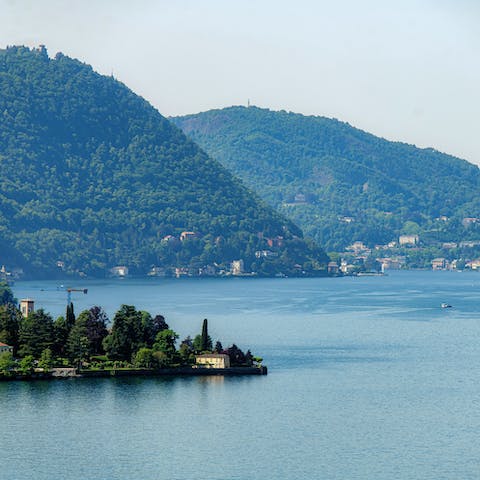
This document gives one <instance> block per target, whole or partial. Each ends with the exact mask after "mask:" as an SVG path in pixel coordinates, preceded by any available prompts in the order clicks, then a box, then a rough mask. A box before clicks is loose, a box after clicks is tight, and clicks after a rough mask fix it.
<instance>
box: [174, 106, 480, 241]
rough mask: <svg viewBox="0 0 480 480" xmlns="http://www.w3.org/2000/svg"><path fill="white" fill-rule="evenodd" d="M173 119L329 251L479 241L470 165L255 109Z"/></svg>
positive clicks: (323, 121)
mask: <svg viewBox="0 0 480 480" xmlns="http://www.w3.org/2000/svg"><path fill="white" fill-rule="evenodd" d="M173 120H174V122H175V123H176V124H177V125H178V126H180V127H181V128H182V129H183V130H184V132H185V133H187V134H188V135H189V136H190V138H192V139H193V140H194V141H195V142H197V143H198V144H199V145H200V146H201V147H202V148H204V149H205V150H206V151H207V153H209V154H210V155H211V156H212V157H213V158H215V159H218V160H219V161H220V162H222V163H223V165H225V166H226V167H227V168H228V169H229V170H230V171H232V172H233V173H235V174H237V175H238V176H240V178H242V179H243V180H244V181H245V183H246V184H247V186H249V187H250V188H252V189H254V190H255V191H256V192H257V193H258V194H259V195H260V196H261V197H263V198H264V199H265V200H267V201H268V202H269V203H270V204H271V205H272V206H274V207H276V208H278V209H279V210H281V211H282V212H283V213H285V214H286V215H287V216H288V217H289V218H291V219H292V220H294V221H295V222H297V224H298V225H300V226H301V227H302V228H303V229H304V232H305V234H308V235H311V236H312V237H313V238H314V239H315V240H316V241H318V242H319V243H320V244H322V245H324V246H326V247H327V248H328V249H330V250H334V249H336V250H340V249H343V248H345V247H346V246H347V245H349V244H351V243H352V242H354V241H357V240H360V241H364V242H365V243H367V244H369V245H370V246H373V245H374V244H379V243H386V242H390V241H392V240H395V239H396V238H397V237H398V235H399V234H401V233H420V234H421V236H422V238H423V239H433V240H438V241H451V240H459V239H466V238H473V237H475V238H480V224H479V223H478V221H477V220H475V219H476V218H477V219H478V217H480V195H479V193H480V192H479V185H480V172H479V169H478V167H476V166H474V165H472V164H470V163H468V162H466V161H464V160H460V159H458V158H455V157H452V156H450V155H446V154H443V153H440V152H438V151H435V150H433V149H419V148H416V147H415V146H412V145H407V144H404V143H398V142H390V141H387V140H384V139H382V138H378V137H375V136H374V135H371V134H369V133H366V132H364V131H361V130H358V129H356V128H353V127H352V126H350V125H349V124H347V123H343V122H340V121H337V120H333V119H329V118H324V117H314V116H303V115H299V114H294V113H288V112H285V111H280V112H274V111H270V110H265V109H260V108H256V107H250V108H245V107H231V108H225V109H223V110H211V111H208V112H204V113H199V114H196V115H188V116H185V117H178V118H175V119H173ZM465 217H473V218H474V220H472V221H471V222H465V221H463V219H464V218H465ZM462 221H463V223H464V225H465V226H464V225H462Z"/></svg>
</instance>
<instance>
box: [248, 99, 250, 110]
mask: <svg viewBox="0 0 480 480" xmlns="http://www.w3.org/2000/svg"><path fill="white" fill-rule="evenodd" d="M247 108H250V99H248V100H247Z"/></svg>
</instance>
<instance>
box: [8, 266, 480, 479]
mask: <svg viewBox="0 0 480 480" xmlns="http://www.w3.org/2000/svg"><path fill="white" fill-rule="evenodd" d="M78 285H79V286H81V287H84V288H89V293H88V295H87V296H82V297H76V298H75V305H76V311H77V312H78V311H80V310H81V309H82V308H86V307H88V306H91V305H93V304H101V305H103V306H104V307H105V309H106V310H107V312H108V313H109V315H110V316H113V313H114V312H115V310H116V309H117V308H118V306H119V305H120V304H121V303H132V304H134V305H136V306H137V307H139V308H143V309H146V310H149V311H151V312H152V313H163V314H165V315H166V317H167V321H168V322H169V323H170V325H171V326H172V327H173V328H174V329H175V330H177V331H178V332H179V333H180V334H181V336H182V337H183V336H186V335H187V334H190V335H192V334H196V333H197V332H198V331H199V330H200V328H201V321H202V319H203V318H204V317H207V318H208V319H209V321H210V322H209V325H210V328H211V334H212V336H213V337H214V338H215V339H216V338H217V337H219V338H220V339H222V341H223V343H224V345H225V344H227V343H231V342H232V341H235V342H237V344H238V345H239V346H240V347H242V348H248V347H251V348H252V350H253V351H254V353H258V354H261V355H263V356H264V358H265V363H266V364H268V366H269V372H270V373H269V375H268V376H267V377H261V378H250V377H244V378H223V377H213V378H211V377H208V378H178V379H152V378H147V379H111V380H110V379H96V380H83V381H72V380H68V381H58V382H35V383H3V384H0V399H1V403H0V424H1V425H2V435H1V437H0V438H1V444H0V466H1V472H2V474H1V475H0V477H1V478H5V479H36V480H44V479H45V480H46V479H49V480H50V479H72V480H77V479H78V480H80V479H82V480H84V479H144V478H145V479H241V480H247V479H259V480H260V479H262V480H263V479H304V478H305V479H307V478H308V479H312V478H325V479H339V480H340V479H342V480H343V479H362V480H363V479H369V480H371V479H379V480H380V479H381V480H389V479H432V480H433V479H435V480H437V479H476V478H478V472H479V471H480V469H479V465H478V459H479V458H480V447H479V446H478V438H477V437H478V431H479V427H480V409H479V407H480V405H479V403H480V386H479V385H480V382H479V373H478V372H479V371H480V370H479V367H480V347H479V345H480V314H479V308H478V306H479V301H480V289H479V287H480V276H478V275H476V274H474V273H462V274H458V273H444V272H398V273H393V274H392V275H390V276H388V277H383V278H382V277H363V278H345V279H305V280H303V279H299V280H294V279H277V280H260V279H258V280H257V279H255V280H252V279H250V280H247V279H232V280H202V281H199V280H186V281H171V280H157V281H155V280H150V279H149V280H138V281H137V280H126V281H123V282H114V281H111V282H106V281H103V282H90V283H88V284H85V283H84V282H82V283H81V284H80V283H79V284H78ZM55 287H56V284H55V283H54V282H46V283H43V284H41V283H39V282H20V283H18V285H17V286H16V288H15V293H16V295H17V296H18V297H24V296H31V297H34V298H36V299H37V304H38V305H39V306H44V307H45V308H46V310H48V311H51V312H52V313H53V314H54V315H59V314H60V313H63V305H64V302H65V298H64V296H65V295H64V292H57V291H55ZM41 288H44V289H47V290H45V291H43V292H42V291H41V290H40V289H41ZM49 289H50V290H49ZM445 301H446V302H449V303H451V304H453V305H454V308H453V309H449V310H445V309H441V308H440V304H441V303H442V302H445Z"/></svg>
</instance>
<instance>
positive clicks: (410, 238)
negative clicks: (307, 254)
mask: <svg viewBox="0 0 480 480" xmlns="http://www.w3.org/2000/svg"><path fill="white" fill-rule="evenodd" d="M479 222H480V219H479ZM329 255H330V258H331V261H330V262H329V264H328V273H329V274H330V275H358V274H362V273H368V272H378V273H380V272H384V271H385V270H408V269H424V270H429V269H430V270H457V271H460V270H478V271H480V240H465V241H461V242H442V243H438V242H436V243H431V242H428V241H426V240H424V239H422V237H421V236H419V235H400V236H399V238H398V241H394V242H390V243H388V244H387V245H375V247H374V248H369V247H367V246H366V245H365V244H364V243H363V242H360V241H357V242H354V243H353V244H352V245H350V246H348V247H347V248H346V249H345V251H344V252H339V253H329Z"/></svg>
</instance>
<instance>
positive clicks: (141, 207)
mask: <svg viewBox="0 0 480 480" xmlns="http://www.w3.org/2000/svg"><path fill="white" fill-rule="evenodd" d="M0 115H1V121H0V263H5V264H7V265H8V266H9V267H10V268H14V267H19V268H23V269H24V270H25V272H27V273H31V274H33V275H37V276H38V275H47V274H48V275H51V274H53V273H55V272H58V269H60V270H62V272H63V273H67V274H71V273H82V272H83V273H86V274H90V275H104V274H105V271H106V270H108V269H109V268H111V267H113V266H115V265H126V266H128V267H129V268H130V272H131V273H146V272H147V271H148V270H149V269H150V268H151V266H153V265H155V266H160V267H166V268H171V267H183V268H185V269H188V268H190V269H193V270H192V271H198V269H202V268H203V269H205V268H206V267H212V268H213V267H215V268H216V269H220V268H226V269H228V268H229V262H231V261H232V260H240V259H242V260H244V263H245V269H246V270H247V271H249V270H254V271H256V272H258V273H259V274H275V273H279V272H282V273H286V274H293V273H295V272H298V271H301V270H304V271H306V272H307V274H308V273H313V272H314V271H315V270H318V269H319V268H321V267H322V264H324V263H325V260H326V257H325V254H324V253H323V251H322V250H320V249H318V248H316V247H315V246H312V245H311V244H307V243H306V242H305V241H304V240H303V239H302V238H301V237H302V233H301V231H300V229H299V228H298V227H296V226H295V225H294V224H293V223H292V222H291V221H288V220H286V219H285V218H284V217H283V216H281V215H279V214H277V213H276V212H274V211H273V210H272V208H270V207H268V206H266V205H265V204H263V203H262V201H261V200H259V198H257V197H256V196H255V195H254V194H252V193H251V192H250V191H249V190H247V188H245V187H244V186H243V184H242V183H241V181H239V180H237V179H235V178H234V177H233V176H232V174H230V173H229V172H228V171H227V170H226V169H224V168H223V167H222V166H221V165H220V164H219V163H218V162H217V161H216V160H212V159H211V158H209V157H208V155H206V154H205V153H204V152H203V151H202V150H201V149H200V148H199V147H197V145H196V144H195V143H193V142H192V141H191V140H188V139H187V138H186V137H185V135H184V134H183V133H182V131H181V130H180V129H178V128H177V127H176V126H174V125H173V124H172V123H171V122H170V121H168V120H167V119H165V118H164V117H162V116H161V115H160V114H159V113H158V112H157V111H156V110H155V109H154V108H153V107H152V106H151V105H149V104H148V103H147V102H146V101H145V100H143V99H142V98H140V97H138V96H137V95H135V94H134V93H133V92H131V91H130V90H129V89H128V88H126V87H125V86H124V85H123V84H121V83H120V82H118V81H116V80H115V79H114V78H112V77H105V76H102V75H99V74H97V73H95V72H94V71H93V70H92V68H91V67H90V66H88V65H85V64H83V63H81V62H79V61H77V60H73V59H70V58H68V57H66V56H64V55H62V54H61V53H59V54H57V55H56V57H55V58H54V59H52V58H49V56H48V54H47V52H46V50H45V48H43V47H41V48H38V49H33V50H30V49H28V48H25V47H9V48H7V49H6V50H1V51H0ZM182 232H186V233H184V235H182ZM269 243H270V244H271V246H270V247H269ZM269 248H270V249H269ZM268 249H269V252H271V253H270V254H269V255H270V256H268V258H267V255H266V254H265V255H264V254H262V253H260V254H258V252H262V251H265V250H268ZM256 252H257V255H255V253H256ZM212 268H210V271H212Z"/></svg>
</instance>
